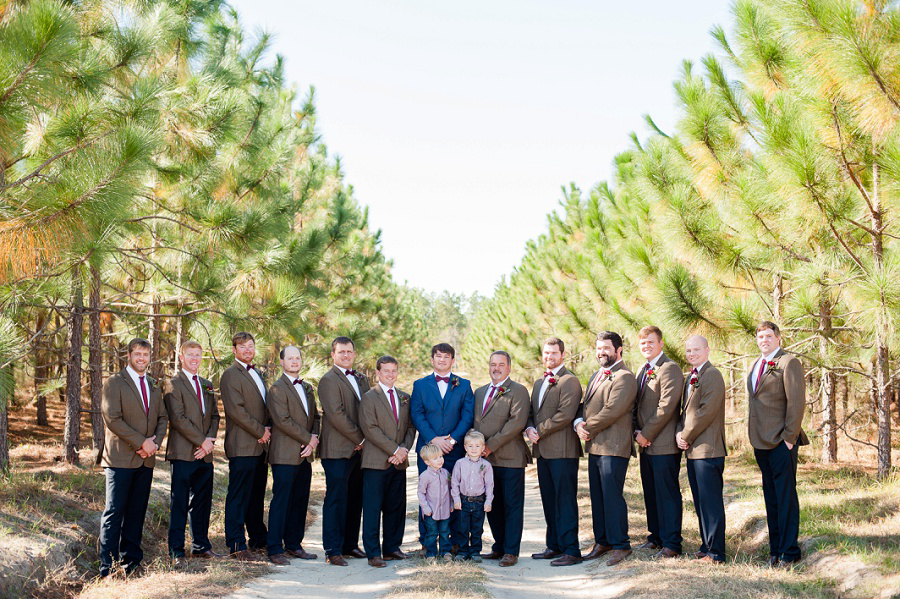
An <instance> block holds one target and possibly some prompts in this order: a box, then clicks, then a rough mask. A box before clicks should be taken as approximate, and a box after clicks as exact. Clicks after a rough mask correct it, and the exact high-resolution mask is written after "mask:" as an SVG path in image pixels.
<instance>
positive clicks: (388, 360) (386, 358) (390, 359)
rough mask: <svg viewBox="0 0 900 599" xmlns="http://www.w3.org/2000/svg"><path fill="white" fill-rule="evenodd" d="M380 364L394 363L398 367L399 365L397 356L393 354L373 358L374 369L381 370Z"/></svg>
mask: <svg viewBox="0 0 900 599" xmlns="http://www.w3.org/2000/svg"><path fill="white" fill-rule="evenodd" d="M382 364H396V365H397V366H398V367H399V366H400V363H399V362H398V361H397V358H395V357H393V356H381V357H380V358H378V359H377V360H375V370H381V365H382Z"/></svg>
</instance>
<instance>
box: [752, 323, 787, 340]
mask: <svg viewBox="0 0 900 599" xmlns="http://www.w3.org/2000/svg"><path fill="white" fill-rule="evenodd" d="M766 329H768V330H770V331H772V332H773V333H775V336H776V337H781V329H779V328H778V325H777V324H775V323H774V322H772V321H770V320H764V321H762V322H761V323H759V324H758V325H756V332H757V333H759V332H760V331H765V330H766Z"/></svg>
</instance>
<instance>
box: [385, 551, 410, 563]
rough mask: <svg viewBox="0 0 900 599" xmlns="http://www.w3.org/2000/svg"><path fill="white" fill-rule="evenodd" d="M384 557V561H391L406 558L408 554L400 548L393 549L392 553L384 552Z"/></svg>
mask: <svg viewBox="0 0 900 599" xmlns="http://www.w3.org/2000/svg"><path fill="white" fill-rule="evenodd" d="M382 559H384V561H386V562H389V561H391V560H401V559H406V554H405V553H403V552H402V551H400V550H399V549H398V550H397V551H391V552H390V553H386V554H384V557H383V558H382Z"/></svg>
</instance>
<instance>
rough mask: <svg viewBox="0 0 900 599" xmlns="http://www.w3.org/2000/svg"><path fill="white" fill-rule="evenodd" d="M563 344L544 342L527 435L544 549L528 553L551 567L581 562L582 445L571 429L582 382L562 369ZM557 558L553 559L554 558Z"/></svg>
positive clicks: (579, 403)
mask: <svg viewBox="0 0 900 599" xmlns="http://www.w3.org/2000/svg"><path fill="white" fill-rule="evenodd" d="M565 356H566V350H565V344H563V342H562V340H561V339H559V338H557V337H551V338H550V339H547V340H546V341H545V342H544V346H543V351H542V360H543V363H544V368H545V372H544V376H543V377H541V378H539V379H538V380H536V381H535V382H534V388H533V389H532V391H531V412H530V414H529V417H528V422H527V425H526V426H527V428H526V429H525V434H526V435H527V436H528V438H529V440H531V443H532V451H533V452H534V457H536V458H537V474H538V485H539V486H540V490H541V503H542V504H543V507H544V519H545V520H546V521H547V548H546V549H544V550H543V551H541V552H540V553H534V554H532V555H531V557H532V558H534V559H553V561H552V562H550V565H551V566H571V565H573V564H578V563H581V561H582V559H581V549H580V548H579V547H578V499H577V494H578V460H579V458H580V457H581V456H582V455H583V452H582V449H581V443H580V442H579V441H578V436H577V435H576V434H575V431H574V429H573V428H572V423H573V421H574V420H575V415H576V414H577V412H578V407H579V405H581V383H580V382H578V378H577V377H576V376H575V375H574V374H572V373H571V372H569V371H568V370H567V369H566V367H565V366H563V359H564V358H565ZM554 558H555V559H554Z"/></svg>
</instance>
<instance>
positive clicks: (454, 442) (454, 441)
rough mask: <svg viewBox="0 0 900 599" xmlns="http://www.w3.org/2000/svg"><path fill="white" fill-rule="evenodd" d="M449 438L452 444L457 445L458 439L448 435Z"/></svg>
mask: <svg viewBox="0 0 900 599" xmlns="http://www.w3.org/2000/svg"><path fill="white" fill-rule="evenodd" d="M447 438H448V439H450V445H456V439H454V438H453V437H451V436H450V435H447Z"/></svg>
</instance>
